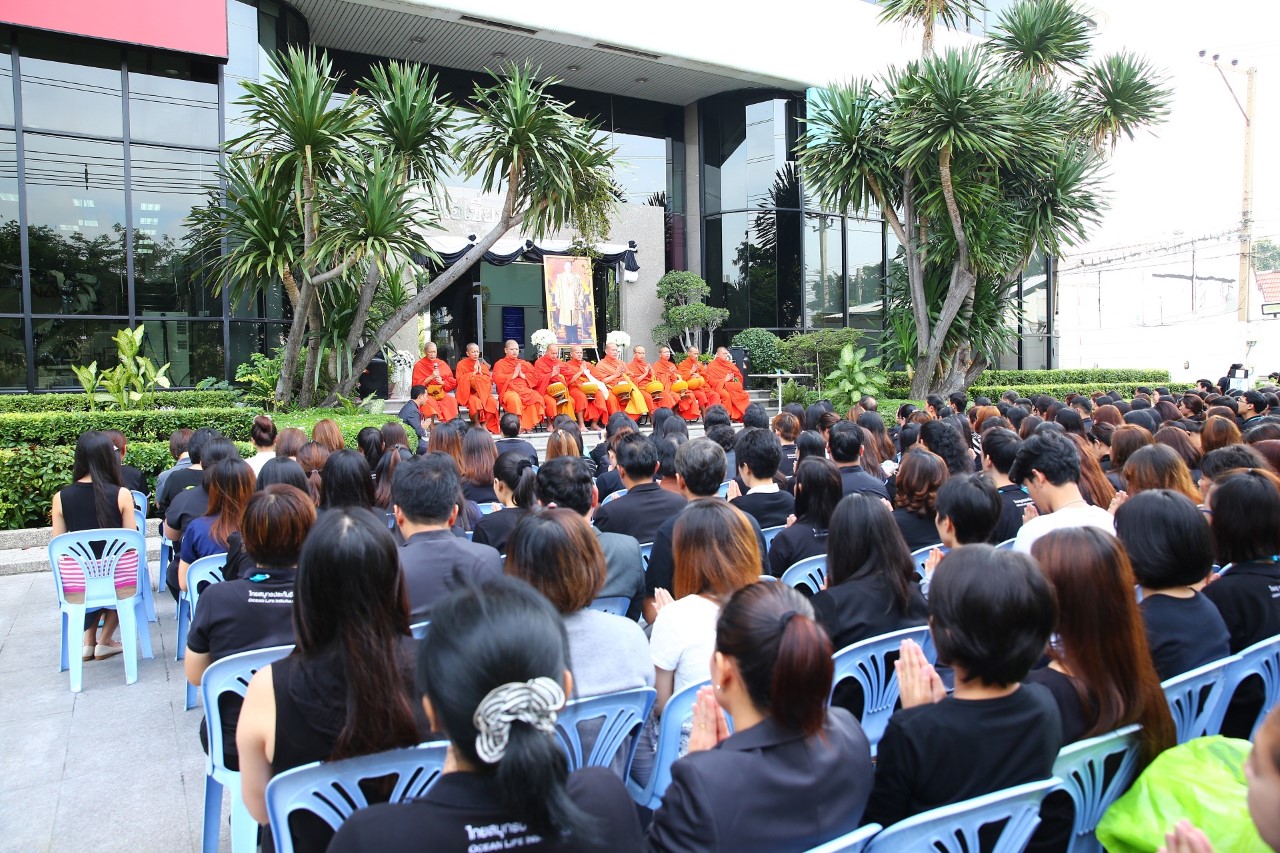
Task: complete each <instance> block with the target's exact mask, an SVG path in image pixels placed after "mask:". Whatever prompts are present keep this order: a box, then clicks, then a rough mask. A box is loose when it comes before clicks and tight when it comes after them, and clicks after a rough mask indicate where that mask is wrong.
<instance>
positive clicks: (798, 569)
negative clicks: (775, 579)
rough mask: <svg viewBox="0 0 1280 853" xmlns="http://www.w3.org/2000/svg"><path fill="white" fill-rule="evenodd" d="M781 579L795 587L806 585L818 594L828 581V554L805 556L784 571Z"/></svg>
mask: <svg viewBox="0 0 1280 853" xmlns="http://www.w3.org/2000/svg"><path fill="white" fill-rule="evenodd" d="M779 580H781V581H782V582H783V583H785V584H788V585H790V586H794V587H800V586H806V587H808V588H809V589H810V590H812V591H813V593H814V594H815V595H816V594H817V593H819V592H821V591H822V586H823V584H825V583H826V582H827V555H826V554H818V555H817V556H814V557H805V558H804V559H803V560H801V561H799V562H798V563H794V564H793V565H792V566H791V568H789V569H787V570H786V571H785V572H783V573H782V577H781V578H779Z"/></svg>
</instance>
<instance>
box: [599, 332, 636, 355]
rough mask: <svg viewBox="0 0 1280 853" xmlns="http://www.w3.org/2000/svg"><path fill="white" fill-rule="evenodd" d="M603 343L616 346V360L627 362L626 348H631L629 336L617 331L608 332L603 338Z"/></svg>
mask: <svg viewBox="0 0 1280 853" xmlns="http://www.w3.org/2000/svg"><path fill="white" fill-rule="evenodd" d="M604 342H605V343H607V344H617V346H618V358H620V359H622V360H623V361H626V360H627V347H629V346H631V336H630V335H628V334H627V333H626V332H624V331H621V330H618V331H615V332H610V333H609V334H608V335H606V336H605V339H604Z"/></svg>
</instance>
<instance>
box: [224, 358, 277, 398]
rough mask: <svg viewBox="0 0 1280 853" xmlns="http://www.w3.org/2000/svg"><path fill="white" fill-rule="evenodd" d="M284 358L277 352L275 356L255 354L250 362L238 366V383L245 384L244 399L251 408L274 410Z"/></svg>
mask: <svg viewBox="0 0 1280 853" xmlns="http://www.w3.org/2000/svg"><path fill="white" fill-rule="evenodd" d="M283 364H284V356H283V355H281V354H280V353H279V351H277V353H276V355H274V356H266V355H263V354H262V353H260V352H255V353H253V354H252V355H250V356H249V360H248V361H245V362H241V363H240V364H239V365H237V366H236V381H237V382H242V383H244V386H245V387H244V399H245V402H246V403H248V404H250V405H251V406H257V407H259V408H263V409H272V408H273V407H274V405H275V396H276V385H277V383H278V382H279V381H280V370H281V367H282V365H283Z"/></svg>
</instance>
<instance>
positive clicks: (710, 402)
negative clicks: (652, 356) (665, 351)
mask: <svg viewBox="0 0 1280 853" xmlns="http://www.w3.org/2000/svg"><path fill="white" fill-rule="evenodd" d="M676 371H677V372H678V373H679V374H680V378H681V379H683V380H684V381H685V382H688V381H689V380H690V379H692V378H693V377H695V376H701V377H702V378H703V379H706V373H707V366H706V365H705V364H703V363H702V362H700V361H698V360H697V359H696V358H686V359H685V360H684V361H682V362H680V365H679V366H678V367H677V368H676ZM689 393H690V394H692V395H693V398H694V399H695V400H697V401H698V405H699V406H700V407H701V408H702V411H704V412H705V411H706V410H707V407H708V406H714V405H716V404H717V403H719V402H720V392H718V391H716V390H715V389H714V388H712V387H711V386H710V385H709V384H707V385H703V386H702V387H701V388H699V389H697V390H696V391H692V390H691V391H690V392H689Z"/></svg>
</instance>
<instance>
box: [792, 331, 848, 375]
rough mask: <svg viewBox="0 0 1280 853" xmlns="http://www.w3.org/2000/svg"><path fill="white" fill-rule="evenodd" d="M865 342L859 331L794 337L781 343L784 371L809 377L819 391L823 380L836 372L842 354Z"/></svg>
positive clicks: (815, 333) (820, 332)
mask: <svg viewBox="0 0 1280 853" xmlns="http://www.w3.org/2000/svg"><path fill="white" fill-rule="evenodd" d="M861 338H862V332H861V331H860V330H858V329H819V330H818V331H816V332H805V333H804V334H801V335H792V336H791V337H789V338H786V339H784V340H783V341H782V345H781V349H782V358H783V363H782V369H783V370H785V371H786V372H787V373H809V374H812V375H813V377H814V379H813V382H812V383H811V384H813V386H814V387H817V386H818V384H819V382H820V380H821V379H822V378H823V377H825V376H826V375H827V374H828V373H830V372H831V371H832V370H834V369H835V367H836V364H837V363H838V362H839V361H840V351H841V350H843V349H844V348H845V347H846V346H848V345H849V344H854V345H856V344H857V343H858V341H859V340H860V339H861Z"/></svg>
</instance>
